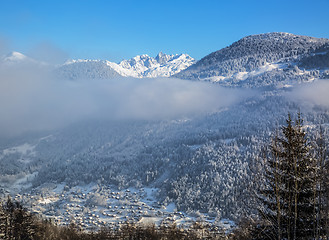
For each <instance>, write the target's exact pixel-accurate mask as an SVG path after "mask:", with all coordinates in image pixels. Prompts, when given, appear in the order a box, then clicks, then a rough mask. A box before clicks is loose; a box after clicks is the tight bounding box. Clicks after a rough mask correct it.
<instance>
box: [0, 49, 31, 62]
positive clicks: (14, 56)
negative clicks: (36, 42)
mask: <svg viewBox="0 0 329 240" xmlns="http://www.w3.org/2000/svg"><path fill="white" fill-rule="evenodd" d="M27 58H28V57H27V56H25V55H24V54H22V53H20V52H15V51H13V52H10V53H9V54H7V55H6V56H5V57H4V60H5V61H11V62H18V61H22V60H26V59H27Z"/></svg>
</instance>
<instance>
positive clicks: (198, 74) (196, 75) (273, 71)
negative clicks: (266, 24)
mask: <svg viewBox="0 0 329 240" xmlns="http://www.w3.org/2000/svg"><path fill="white" fill-rule="evenodd" d="M328 43H329V39H322V38H313V37H307V36H298V35H293V34H290V33H266V34H259V35H251V36H247V37H245V38H242V39H241V40H239V41H237V42H235V43H233V44H232V45H230V46H228V47H226V48H223V49H221V50H219V51H216V52H213V53H211V54H209V55H207V56H206V57H204V58H202V59H201V60H200V61H198V62H197V63H196V64H194V65H192V66H190V67H189V68H187V69H186V70H184V71H182V72H180V73H178V74H176V75H175V76H176V77H179V78H182V79H191V80H205V81H212V82H219V83H221V84H223V85H233V86H241V85H243V86H250V87H257V86H267V85H278V84H281V85H283V84H288V83H291V82H301V81H310V80H313V79H314V78H315V77H321V73H320V72H317V73H316V72H314V71H309V70H307V69H299V67H298V66H302V65H301V64H299V61H300V60H301V59H304V58H306V57H308V56H311V55H312V54H314V53H315V52H317V51H318V49H321V48H323V47H324V46H325V45H326V44H328ZM326 51H328V49H327V48H326Z"/></svg>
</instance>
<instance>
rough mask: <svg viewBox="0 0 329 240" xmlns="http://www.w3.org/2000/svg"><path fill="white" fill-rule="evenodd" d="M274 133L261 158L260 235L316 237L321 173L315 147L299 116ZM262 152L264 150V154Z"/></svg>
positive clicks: (320, 228)
mask: <svg viewBox="0 0 329 240" xmlns="http://www.w3.org/2000/svg"><path fill="white" fill-rule="evenodd" d="M286 122H287V125H286V126H283V127H282V128H281V133H277V134H276V135H275V137H274V139H273V142H272V145H271V147H270V151H269V152H270V154H269V155H268V156H264V158H265V168H266V169H265V181H266V182H265V188H262V189H260V190H259V198H260V201H261V202H262V203H263V206H262V208H261V209H259V212H260V216H261V218H262V219H263V224H264V225H263V226H262V231H261V235H262V236H261V238H263V239H264V238H265V239H266V238H267V239H288V240H290V239H292V240H295V239H319V238H320V235H321V234H322V232H323V231H322V226H321V225H322V223H323V222H324V221H323V219H319V217H320V216H321V215H320V214H319V213H320V212H321V211H320V208H321V205H320V202H321V201H320V198H321V196H323V194H321V192H320V191H321V188H319V185H320V183H321V177H322V176H321V175H320V174H319V173H321V171H320V169H319V166H320V165H319V164H318V159H317V158H315V154H314V153H315V151H314V149H313V147H312V146H311V144H310V142H309V141H308V139H307V138H306V134H305V132H304V130H303V128H302V127H303V120H302V118H301V116H300V114H298V118H297V119H296V120H295V121H292V119H291V116H290V115H288V119H287V120H286ZM265 155H266V154H265Z"/></svg>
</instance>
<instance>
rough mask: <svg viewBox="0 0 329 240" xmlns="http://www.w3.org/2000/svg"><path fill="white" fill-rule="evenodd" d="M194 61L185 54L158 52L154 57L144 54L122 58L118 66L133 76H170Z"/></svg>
mask: <svg viewBox="0 0 329 240" xmlns="http://www.w3.org/2000/svg"><path fill="white" fill-rule="evenodd" d="M195 62H196V61H195V59H193V58H192V57H190V56H189V55H187V54H175V55H167V54H164V53H162V52H160V53H159V54H158V55H157V56H156V57H155V58H153V57H150V56H148V55H146V54H145V55H140V56H136V57H134V58H131V59H129V60H123V61H121V62H120V63H119V66H121V67H122V68H124V69H128V70H130V71H131V72H132V73H133V74H132V75H131V76H134V77H170V76H172V75H174V74H176V73H179V72H180V71H182V70H184V69H186V68H188V67H189V66H191V65H192V64H193V63H195Z"/></svg>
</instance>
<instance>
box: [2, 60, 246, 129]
mask: <svg viewBox="0 0 329 240" xmlns="http://www.w3.org/2000/svg"><path fill="white" fill-rule="evenodd" d="M244 96H246V94H245V92H243V91H242V90H234V89H226V88H222V87H220V86H218V85H215V84H211V83H203V82H192V81H184V80H179V79H168V78H157V79H133V78H118V79H113V80H99V79H94V80H77V81H66V80H61V79H55V78H53V77H51V76H50V74H49V72H48V71H47V70H45V69H42V68H40V66H37V65H35V66H32V65H29V66H22V65H16V66H15V67H10V68H4V67H2V68H1V69H0V114H1V118H0V135H15V134H20V133H22V132H25V131H34V130H44V129H53V128H58V127H63V126H65V125H67V124H70V123H73V122H76V121H79V120H84V119H90V118H91V119H111V120H116V119H117V120H120V119H145V120H163V119H174V118H180V117H183V116H193V115H198V114H203V113H208V112H212V111H216V110H218V109H220V108H223V107H227V106H229V105H231V104H233V103H235V102H237V101H239V100H241V98H243V97H244Z"/></svg>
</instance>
